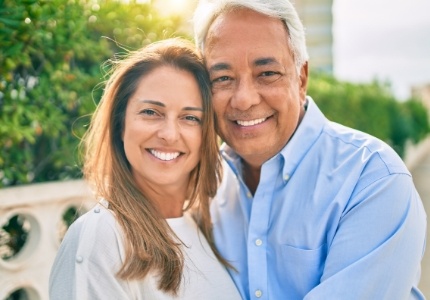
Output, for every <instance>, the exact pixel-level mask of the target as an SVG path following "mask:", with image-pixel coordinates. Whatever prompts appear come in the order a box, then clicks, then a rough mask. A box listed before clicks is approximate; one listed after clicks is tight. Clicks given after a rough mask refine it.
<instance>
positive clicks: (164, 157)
mask: <svg viewBox="0 0 430 300" xmlns="http://www.w3.org/2000/svg"><path fill="white" fill-rule="evenodd" d="M151 154H152V155H154V156H155V157H156V158H158V159H161V160H166V161H167V160H172V159H175V158H177V157H178V156H179V154H180V153H179V152H172V153H166V152H160V151H156V150H151Z"/></svg>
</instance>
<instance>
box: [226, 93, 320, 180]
mask: <svg viewBox="0 0 430 300" xmlns="http://www.w3.org/2000/svg"><path fill="white" fill-rule="evenodd" d="M307 102H308V105H307V110H306V113H305V115H304V117H303V119H302V121H301V123H300V125H299V127H298V128H297V130H296V132H295V133H294V135H293V137H292V138H291V139H290V141H289V142H288V143H287V144H286V145H285V146H284V148H282V150H281V151H280V152H279V153H278V154H277V155H275V157H273V158H272V159H274V158H276V156H278V155H280V156H281V157H282V159H281V160H280V161H281V162H282V163H283V167H282V168H283V170H282V175H283V179H284V181H288V180H289V179H290V177H291V176H292V174H293V173H294V171H295V169H296V168H297V166H298V164H299V163H300V161H301V160H302V159H303V157H304V156H305V155H306V153H307V152H308V151H309V149H310V148H311V147H312V145H313V144H314V143H315V141H316V140H317V139H318V137H319V136H320V134H321V132H322V130H323V127H324V124H325V122H327V119H326V118H325V116H324V115H323V113H322V112H321V111H320V109H319V108H318V106H317V105H316V104H315V102H314V100H313V99H312V98H311V97H310V96H307ZM220 151H221V155H222V156H223V157H224V159H225V160H226V162H227V163H228V164H229V165H230V167H231V168H232V170H233V171H234V173H235V174H236V175H237V176H241V175H242V174H241V173H242V172H241V169H242V168H241V158H240V157H239V155H238V154H237V153H236V152H235V151H234V150H233V149H232V148H230V146H228V145H227V144H225V143H224V144H223V145H222V146H221V149H220ZM272 159H270V160H272ZM266 163H267V162H266Z"/></svg>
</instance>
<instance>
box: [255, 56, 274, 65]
mask: <svg viewBox="0 0 430 300" xmlns="http://www.w3.org/2000/svg"><path fill="white" fill-rule="evenodd" d="M269 64H279V63H278V61H277V60H276V59H275V58H273V57H263V58H258V59H256V60H255V61H254V65H255V66H257V67H258V66H265V65H269Z"/></svg>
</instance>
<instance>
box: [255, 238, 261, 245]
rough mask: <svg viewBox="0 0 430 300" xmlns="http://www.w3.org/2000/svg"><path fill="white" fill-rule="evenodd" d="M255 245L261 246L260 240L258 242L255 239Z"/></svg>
mask: <svg viewBox="0 0 430 300" xmlns="http://www.w3.org/2000/svg"><path fill="white" fill-rule="evenodd" d="M255 244H256V245H257V246H261V245H263V241H262V240H260V239H256V240H255Z"/></svg>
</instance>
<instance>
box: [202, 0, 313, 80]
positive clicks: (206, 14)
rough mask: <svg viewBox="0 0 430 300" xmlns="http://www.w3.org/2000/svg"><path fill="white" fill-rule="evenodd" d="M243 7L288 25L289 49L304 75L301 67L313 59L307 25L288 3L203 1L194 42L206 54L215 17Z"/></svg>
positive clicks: (283, 0) (277, 0)
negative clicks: (207, 38)
mask: <svg viewBox="0 0 430 300" xmlns="http://www.w3.org/2000/svg"><path fill="white" fill-rule="evenodd" d="M241 7H243V8H248V9H250V10H253V11H255V12H258V13H261V14H264V15H267V16H270V17H274V18H278V19H280V20H282V21H283V22H284V24H285V25H286V27H287V30H288V33H289V42H290V45H289V46H290V47H291V51H292V52H293V57H294V61H295V64H296V68H297V71H298V73H299V74H300V69H301V67H302V66H303V64H304V63H305V62H307V61H308V60H309V54H308V51H307V48H306V38H305V31H304V28H303V24H302V22H301V21H300V18H299V15H298V14H297V11H296V9H295V8H294V6H293V4H292V3H291V2H290V1H288V0H200V1H199V3H198V5H197V8H196V10H195V12H194V39H195V42H196V45H197V47H198V48H199V49H200V51H202V52H203V51H204V48H205V39H206V35H207V33H208V30H209V27H210V25H211V24H212V22H213V21H214V20H215V18H216V17H218V16H219V15H220V14H222V13H223V12H224V11H226V10H229V9H232V8H241Z"/></svg>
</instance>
